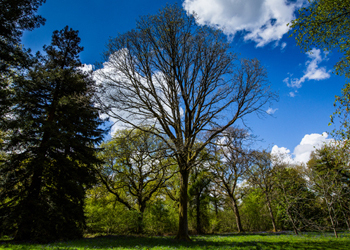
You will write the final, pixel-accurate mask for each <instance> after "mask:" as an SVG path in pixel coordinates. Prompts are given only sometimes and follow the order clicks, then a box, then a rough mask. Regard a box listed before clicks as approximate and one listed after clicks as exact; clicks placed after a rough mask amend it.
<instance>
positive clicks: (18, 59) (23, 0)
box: [0, 0, 45, 130]
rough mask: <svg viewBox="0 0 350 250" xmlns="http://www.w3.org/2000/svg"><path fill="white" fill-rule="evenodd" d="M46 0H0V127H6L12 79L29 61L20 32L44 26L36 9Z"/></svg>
mask: <svg viewBox="0 0 350 250" xmlns="http://www.w3.org/2000/svg"><path fill="white" fill-rule="evenodd" d="M44 2H45V0H0V129H2V130H5V127H4V126H5V124H4V116H5V115H6V114H7V113H8V112H9V110H10V106H11V103H12V102H11V97H12V91H11V90H10V84H11V81H12V80H11V79H12V78H13V77H19V76H20V75H21V73H22V72H20V69H22V68H28V66H29V64H30V63H32V58H31V56H30V55H29V53H28V52H27V51H26V50H24V49H23V48H22V46H21V45H20V39H21V36H22V33H23V31H25V30H33V29H34V28H36V27H39V26H40V25H43V24H44V22H45V19H44V18H43V17H41V16H39V15H35V12H36V11H37V9H38V8H39V6H40V5H41V4H43V3H44Z"/></svg>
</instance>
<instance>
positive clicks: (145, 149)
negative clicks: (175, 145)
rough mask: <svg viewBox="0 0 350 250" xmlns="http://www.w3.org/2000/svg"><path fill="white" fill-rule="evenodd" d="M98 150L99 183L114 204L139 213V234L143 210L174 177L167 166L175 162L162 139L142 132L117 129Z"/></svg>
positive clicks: (141, 230)
mask: <svg viewBox="0 0 350 250" xmlns="http://www.w3.org/2000/svg"><path fill="white" fill-rule="evenodd" d="M101 147H102V148H103V149H104V151H103V152H102V153H101V155H100V158H101V160H102V161H103V162H104V164H101V165H98V173H99V177H100V180H101V181H102V183H103V184H104V186H105V187H106V188H107V190H108V191H109V192H110V193H112V194H113V195H114V196H115V199H116V201H118V202H119V203H122V204H123V205H125V206H126V207H127V208H128V209H129V210H134V211H137V212H138V214H139V215H138V218H139V221H138V230H137V231H138V233H142V232H143V217H144V212H145V209H146V207H147V205H148V203H149V202H150V201H151V200H152V198H154V197H155V196H156V195H157V193H158V192H159V191H160V189H161V188H162V187H163V186H164V183H165V182H166V181H167V180H168V179H169V178H171V177H172V176H173V173H172V172H169V167H170V166H171V165H173V164H174V161H172V160H171V158H170V157H169V156H168V155H167V153H168V152H167V148H166V145H165V144H164V142H163V141H162V140H160V139H159V138H158V137H157V136H155V135H154V134H151V133H146V132H143V131H141V130H120V131H118V132H117V133H116V134H115V135H114V138H113V139H112V140H110V141H109V142H107V143H105V144H102V146H101Z"/></svg>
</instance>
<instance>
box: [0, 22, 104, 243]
mask: <svg viewBox="0 0 350 250" xmlns="http://www.w3.org/2000/svg"><path fill="white" fill-rule="evenodd" d="M79 43H80V38H79V37H78V31H74V30H72V29H69V28H68V26H67V27H65V28H64V29H63V30H61V31H55V32H54V33H53V36H52V43H51V45H50V46H45V47H44V51H45V52H46V55H45V56H39V59H38V60H39V62H38V63H37V64H36V65H35V67H33V68H31V69H30V70H29V71H28V73H27V75H26V77H25V78H21V79H16V81H14V82H13V83H12V84H13V89H14V91H15V96H14V100H15V103H14V105H13V106H12V109H11V121H10V123H9V124H10V127H9V129H10V130H11V133H10V135H9V136H8V137H5V139H4V141H5V147H4V148H5V151H6V152H8V156H7V157H6V161H5V163H1V165H0V176H2V177H3V178H2V179H1V183H0V189H2V192H1V193H0V202H1V203H0V204H1V205H0V223H1V226H2V228H5V227H4V226H5V225H6V226H7V227H10V226H13V227H14V228H15V229H16V235H15V239H16V240H35V241H50V240H58V239H63V238H75V237H79V236H81V235H82V229H83V227H84V220H85V218H84V213H83V207H84V195H85V188H86V187H88V186H89V185H90V184H93V183H94V182H95V176H94V174H95V173H94V168H93V165H94V164H96V163H97V162H98V159H97V158H96V152H97V149H96V148H95V145H96V144H97V143H99V142H100V141H101V140H102V132H103V131H102V130H101V129H99V128H98V127H99V126H100V125H101V124H102V121H101V120H100V118H99V113H98V110H97V108H96V107H95V106H94V103H93V97H94V92H95V90H94V81H93V80H92V78H91V76H90V75H89V74H87V73H84V72H83V71H81V70H80V69H79V67H80V66H81V63H80V61H79V58H78V57H79V53H80V52H81V51H82V50H83V48H82V47H80V46H79Z"/></svg>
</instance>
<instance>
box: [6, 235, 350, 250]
mask: <svg viewBox="0 0 350 250" xmlns="http://www.w3.org/2000/svg"><path fill="white" fill-rule="evenodd" d="M173 238H174V237H168V236H167V237H155V236H154V237H134V236H100V237H94V238H85V239H81V240H72V241H62V242H56V243H51V244H42V245H40V244H30V243H26V244H23V243H21V244H17V243H14V242H11V241H0V249H6V250H9V249H16V250H17V249H18V250H19V249H21V250H26V249H28V250H29V249H30V250H44V249H46V250H49V249H52V250H87V249H100V250H106V249H123V250H124V249H145V250H146V249H164V250H165V249H189V250H192V249H247V250H248V249H344V250H348V249H350V234H349V233H340V237H339V238H338V239H336V238H334V236H333V235H332V234H330V233H327V234H322V233H305V234H303V235H299V236H295V235H292V234H228V235H205V236H192V237H191V239H192V242H178V241H176V240H174V239H173Z"/></svg>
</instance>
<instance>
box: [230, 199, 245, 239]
mask: <svg viewBox="0 0 350 250" xmlns="http://www.w3.org/2000/svg"><path fill="white" fill-rule="evenodd" d="M230 199H231V203H232V209H233V212H234V214H235V217H236V224H237V230H238V232H239V233H241V232H243V227H242V223H241V216H240V215H239V211H238V206H237V201H236V199H235V197H233V196H231V197H230Z"/></svg>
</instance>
